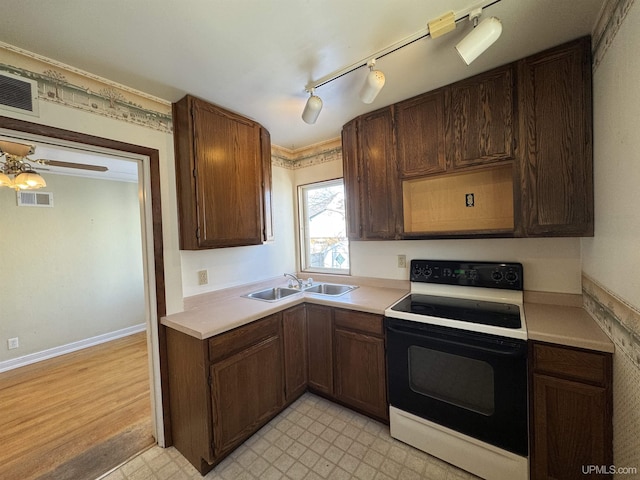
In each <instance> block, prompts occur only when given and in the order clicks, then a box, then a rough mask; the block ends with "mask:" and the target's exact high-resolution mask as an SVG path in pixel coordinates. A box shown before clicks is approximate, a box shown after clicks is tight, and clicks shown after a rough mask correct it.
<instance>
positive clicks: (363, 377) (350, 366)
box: [334, 329, 389, 419]
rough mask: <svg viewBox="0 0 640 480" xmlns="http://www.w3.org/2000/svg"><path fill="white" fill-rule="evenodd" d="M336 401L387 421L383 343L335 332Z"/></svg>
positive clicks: (338, 331) (376, 339) (354, 333)
mask: <svg viewBox="0 0 640 480" xmlns="http://www.w3.org/2000/svg"><path fill="white" fill-rule="evenodd" d="M334 340H335V346H336V354H335V355H336V356H335V362H336V363H335V372H336V373H335V376H336V385H335V388H336V391H335V395H336V398H337V399H338V400H340V401H342V402H344V403H345V404H347V405H350V406H352V407H354V408H356V409H358V410H361V411H363V412H365V413H369V414H371V415H374V416H376V417H378V418H381V419H388V418H389V411H388V406H387V391H386V374H385V372H386V368H385V357H384V340H383V339H382V338H377V337H373V336H371V335H365V334H362V333H358V332H353V331H349V330H342V329H336V330H335V333H334Z"/></svg>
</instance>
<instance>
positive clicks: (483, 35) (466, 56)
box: [456, 8, 502, 65]
mask: <svg viewBox="0 0 640 480" xmlns="http://www.w3.org/2000/svg"><path fill="white" fill-rule="evenodd" d="M481 14H482V9H481V8H478V9H476V10H473V11H472V12H471V13H470V14H469V20H470V21H471V22H473V30H472V31H471V32H470V33H469V34H468V35H467V36H466V37H464V38H463V39H462V40H461V41H460V42H459V43H458V44H457V45H456V51H457V52H458V53H459V54H460V57H462V60H464V63H466V64H467V65H470V64H471V62H473V61H474V60H475V59H476V58H478V57H479V56H480V55H481V54H482V53H483V52H484V51H485V50H486V49H487V48H489V47H490V46H491V45H493V44H494V42H495V41H496V40H497V39H498V38H499V37H500V34H501V33H502V22H500V19H498V18H496V17H489V18H485V19H484V20H483V21H482V22H480V23H478V19H479V18H480V15H481Z"/></svg>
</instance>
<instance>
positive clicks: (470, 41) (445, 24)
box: [302, 0, 502, 124]
mask: <svg viewBox="0 0 640 480" xmlns="http://www.w3.org/2000/svg"><path fill="white" fill-rule="evenodd" d="M500 1H501V0H484V1H483V2H482V3H481V5H480V6H479V5H478V4H477V3H476V4H475V5H473V6H472V7H469V8H466V9H464V10H461V11H458V12H448V13H445V14H444V15H441V16H440V17H438V18H436V19H434V20H432V21H430V22H428V24H427V28H426V29H423V30H421V31H418V32H416V33H414V34H413V35H410V36H408V37H406V38H404V39H402V40H400V41H399V42H396V43H394V44H392V45H389V46H388V47H386V48H384V49H382V50H380V51H378V52H375V53H374V54H373V55H371V56H369V57H367V58H366V59H363V60H360V61H358V62H355V63H352V64H351V65H347V66H346V67H344V68H342V69H340V70H336V71H335V72H333V73H330V74H329V75H326V76H324V77H322V78H320V79H318V80H315V81H313V82H310V83H308V84H307V86H306V87H305V90H306V91H307V92H308V93H309V94H310V96H309V98H308V99H307V103H306V105H305V107H304V111H303V112H302V119H303V120H304V121H305V122H306V123H309V124H313V123H316V120H317V119H318V115H320V110H322V100H320V97H318V96H316V95H315V94H314V93H313V92H314V89H315V88H318V87H321V86H323V85H326V84H327V83H330V82H333V81H334V80H336V79H338V78H340V77H342V76H344V75H347V74H349V73H351V72H353V71H355V70H358V69H359V68H361V67H364V66H367V67H369V73H368V74H367V78H366V79H365V83H364V85H362V88H361V90H360V100H362V101H363V102H364V103H372V102H373V101H374V100H375V98H376V96H377V95H378V93H380V90H382V87H384V82H385V78H384V74H383V73H382V72H380V71H379V70H374V66H375V62H376V59H378V60H379V59H381V58H382V57H384V56H386V55H389V54H390V53H393V52H397V51H398V50H400V49H402V48H404V47H406V46H407V45H411V44H412V43H414V42H417V41H418V40H422V39H423V38H426V37H431V38H437V37H439V36H441V35H444V34H446V33H448V32H450V31H452V30H454V29H455V28H456V24H457V23H458V22H461V21H462V20H464V19H465V18H469V20H470V21H471V22H472V23H473V27H474V28H473V30H472V31H471V32H470V33H469V34H468V35H467V36H466V37H465V38H463V39H462V41H461V42H460V43H458V45H456V51H457V52H458V53H459V54H460V56H461V57H462V59H463V60H464V61H465V63H466V64H467V65H469V64H470V63H471V62H473V61H474V60H475V59H476V58H478V56H479V55H480V54H482V53H483V52H484V51H485V50H486V49H487V48H489V47H490V46H491V45H492V44H493V43H494V42H495V41H496V40H497V39H498V37H500V34H501V33H502V23H501V22H500V20H499V19H498V18H496V17H490V18H487V19H485V20H483V21H482V22H479V23H478V20H479V18H480V15H481V14H482V9H483V8H488V7H491V6H492V5H495V4H496V3H499V2H500Z"/></svg>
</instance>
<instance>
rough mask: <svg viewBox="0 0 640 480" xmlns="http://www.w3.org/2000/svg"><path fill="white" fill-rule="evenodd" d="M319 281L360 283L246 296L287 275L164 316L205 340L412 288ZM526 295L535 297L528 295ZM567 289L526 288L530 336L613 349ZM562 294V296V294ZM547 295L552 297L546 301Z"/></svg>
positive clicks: (193, 301)
mask: <svg viewBox="0 0 640 480" xmlns="http://www.w3.org/2000/svg"><path fill="white" fill-rule="evenodd" d="M318 280H319V281H320V282H328V283H343V284H345V283H349V284H353V285H358V288H356V289H355V290H352V291H350V292H348V293H346V294H344V295H340V296H337V297H333V296H325V295H318V294H312V293H305V292H300V293H297V294H295V295H291V296H289V297H286V298H284V299H282V300H279V301H277V302H265V301H261V300H254V299H251V298H246V297H243V296H242V295H245V294H247V293H250V292H253V291H256V290H260V289H262V288H269V287H274V286H280V287H282V286H286V281H283V279H272V280H267V281H264V282H260V283H256V284H251V285H245V286H240V287H234V288H229V289H225V290H219V291H215V292H211V293H207V294H203V295H198V296H196V297H189V298H187V299H185V308H186V310H185V311H184V312H181V313H176V314H173V315H169V316H166V317H163V318H162V319H161V323H162V324H163V325H166V326H167V327H170V328H173V329H175V330H178V331H180V332H182V333H185V334H187V335H191V336H192V337H195V338H199V339H201V340H204V339H206V338H209V337H212V336H214V335H218V334H220V333H223V332H226V331H228V330H232V329H234V328H236V327H239V326H242V325H246V324H247V323H250V322H253V321H255V320H258V319H260V318H264V317H266V316H268V315H271V314H274V313H277V312H280V311H282V310H286V309H287V308H290V307H294V306H296V305H299V304H301V303H315V304H319V305H327V306H331V307H339V308H345V309H349V310H357V311H361V312H368V313H374V314H379V315H384V311H385V309H386V308H387V307H389V306H391V305H393V304H394V303H395V302H396V301H398V300H399V299H400V298H402V297H403V296H404V295H406V294H407V293H409V289H410V286H409V282H404V281H397V280H375V279H358V278H354V277H346V278H344V279H343V278H340V279H336V278H331V277H328V278H325V279H322V278H320V279H318ZM527 297H529V298H530V299H535V301H527ZM562 297H563V295H559V294H545V293H538V292H532V293H530V294H529V295H527V292H525V304H524V311H525V316H526V319H527V331H528V337H529V339H530V340H537V341H544V342H549V343H555V344H559V345H566V346H571V347H578V348H585V349H590V350H597V351H602V352H608V353H613V352H614V344H613V342H612V341H611V340H610V339H609V337H607V335H606V334H605V333H604V332H603V331H602V330H601V329H600V327H599V326H598V324H597V323H596V322H595V320H594V319H593V318H591V316H590V315H589V314H588V313H587V312H586V311H585V310H584V309H583V308H581V307H580V306H578V305H580V304H581V296H580V295H573V296H571V297H575V298H569V299H568V301H567V302H566V303H565V304H562V302H563V299H562ZM559 298H560V300H558V299H559ZM546 299H550V300H552V303H545V300H546Z"/></svg>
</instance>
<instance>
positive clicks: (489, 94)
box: [447, 65, 514, 168]
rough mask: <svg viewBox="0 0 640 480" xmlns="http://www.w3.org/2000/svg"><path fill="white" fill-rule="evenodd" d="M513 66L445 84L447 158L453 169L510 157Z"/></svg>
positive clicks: (511, 153) (511, 154)
mask: <svg viewBox="0 0 640 480" xmlns="http://www.w3.org/2000/svg"><path fill="white" fill-rule="evenodd" d="M513 92H514V75H513V66H512V65H507V66H505V67H500V68H498V69H495V70H491V71H489V72H486V73H482V74H480V75H476V76H475V77H471V78H469V79H467V80H462V81H461V82H457V83H455V84H453V85H451V87H449V94H448V101H447V110H448V128H447V145H448V147H449V152H448V157H449V160H450V162H451V166H452V167H453V168H460V167H467V166H471V165H479V164H486V163H492V162H496V161H499V160H510V159H513V158H514V148H513V144H514V139H513V135H514V98H513Z"/></svg>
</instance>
